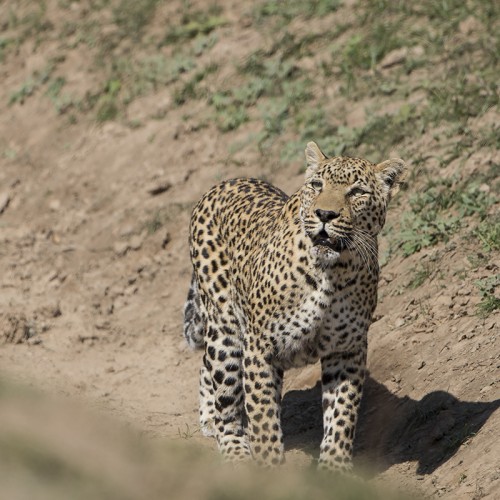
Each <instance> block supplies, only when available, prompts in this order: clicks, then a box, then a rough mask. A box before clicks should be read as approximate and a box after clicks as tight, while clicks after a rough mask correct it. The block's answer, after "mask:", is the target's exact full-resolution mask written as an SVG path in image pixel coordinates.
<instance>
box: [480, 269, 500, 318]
mask: <svg viewBox="0 0 500 500" xmlns="http://www.w3.org/2000/svg"><path fill="white" fill-rule="evenodd" d="M476 286H477V287H478V288H479V291H480V293H481V297H482V298H481V302H480V303H479V305H478V314H479V315H480V316H482V317H487V316H489V315H490V314H491V313H492V312H494V311H496V310H498V309H500V274H496V275H494V276H491V277H490V278H485V279H483V280H479V281H477V282H476Z"/></svg>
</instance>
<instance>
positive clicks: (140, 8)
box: [113, 0, 159, 40]
mask: <svg viewBox="0 0 500 500" xmlns="http://www.w3.org/2000/svg"><path fill="white" fill-rule="evenodd" d="M158 3H159V0H120V3H119V4H118V5H117V6H116V7H115V8H114V9H113V19H114V22H115V24H116V25H117V26H118V28H119V29H120V32H121V34H122V36H126V37H130V38H132V39H135V40H137V39H139V38H140V37H141V36H142V33H143V31H144V28H145V27H146V26H147V25H148V24H149V22H150V21H151V19H152V18H153V16H154V13H155V11H156V7H157V6H158Z"/></svg>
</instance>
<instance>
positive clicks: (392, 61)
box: [380, 47, 408, 68]
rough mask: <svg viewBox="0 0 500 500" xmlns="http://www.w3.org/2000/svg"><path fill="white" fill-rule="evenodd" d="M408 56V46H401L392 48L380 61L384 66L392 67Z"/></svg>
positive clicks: (402, 61)
mask: <svg viewBox="0 0 500 500" xmlns="http://www.w3.org/2000/svg"><path fill="white" fill-rule="evenodd" d="M407 56H408V48H407V47H401V48H400V49H396V50H392V51H391V52H389V53H388V54H387V55H386V56H385V57H384V58H383V59H382V61H381V62H380V66H381V67H382V68H390V67H391V66H395V65H396V64H401V63H404V62H405V61H406V57H407Z"/></svg>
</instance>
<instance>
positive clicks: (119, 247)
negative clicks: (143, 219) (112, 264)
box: [113, 241, 130, 256]
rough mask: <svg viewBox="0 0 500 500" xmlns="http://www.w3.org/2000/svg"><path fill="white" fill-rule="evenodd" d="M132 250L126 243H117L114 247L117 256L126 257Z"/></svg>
mask: <svg viewBox="0 0 500 500" xmlns="http://www.w3.org/2000/svg"><path fill="white" fill-rule="evenodd" d="M129 249H130V245H129V244H128V243H127V242H126V241H117V242H115V244H114V245H113V250H114V251H115V253H116V254H117V255H120V256H122V255H125V254H126V253H127V252H128V250H129Z"/></svg>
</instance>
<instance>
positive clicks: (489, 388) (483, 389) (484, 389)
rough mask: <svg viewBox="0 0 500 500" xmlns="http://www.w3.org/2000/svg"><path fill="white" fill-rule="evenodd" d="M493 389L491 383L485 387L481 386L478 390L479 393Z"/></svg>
mask: <svg viewBox="0 0 500 500" xmlns="http://www.w3.org/2000/svg"><path fill="white" fill-rule="evenodd" d="M492 389H493V387H492V386H491V385H487V386H486V387H483V388H482V389H481V390H480V391H479V392H480V393H481V394H486V393H487V392H490V391H491V390H492Z"/></svg>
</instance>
